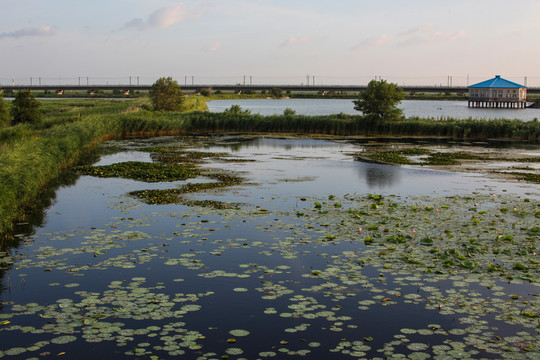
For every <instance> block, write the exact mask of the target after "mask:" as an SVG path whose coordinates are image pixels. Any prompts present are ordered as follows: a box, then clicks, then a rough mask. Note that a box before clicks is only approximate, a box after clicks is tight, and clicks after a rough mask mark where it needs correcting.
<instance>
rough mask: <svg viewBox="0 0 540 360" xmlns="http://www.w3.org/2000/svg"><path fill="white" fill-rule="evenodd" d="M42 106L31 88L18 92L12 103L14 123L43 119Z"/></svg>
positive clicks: (32, 122) (33, 122)
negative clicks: (40, 109)
mask: <svg viewBox="0 0 540 360" xmlns="http://www.w3.org/2000/svg"><path fill="white" fill-rule="evenodd" d="M40 106H41V104H40V103H39V101H37V100H36V97H35V96H34V94H32V92H31V91H30V90H21V91H19V92H17V94H15V99H14V100H13V102H12V103H11V117H12V119H11V122H12V124H13V125H16V124H21V123H30V124H35V123H38V122H39V121H40V120H41V113H40V111H39V108H40Z"/></svg>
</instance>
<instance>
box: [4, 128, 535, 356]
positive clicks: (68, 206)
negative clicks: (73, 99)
mask: <svg viewBox="0 0 540 360" xmlns="http://www.w3.org/2000/svg"><path fill="white" fill-rule="evenodd" d="M499 145H500V144H499ZM407 148H420V149H424V150H425V152H424V153H422V154H419V153H418V154H407V151H404V152H403V153H404V154H401V155H400V156H405V159H407V161H408V163H402V165H395V162H392V164H389V163H388V162H389V161H383V162H385V163H381V161H379V160H380V159H375V160H377V162H367V161H364V160H365V158H369V157H370V156H371V157H372V158H371V160H374V159H373V157H375V158H376V157H377V156H376V154H384V153H385V152H387V151H396V150H399V149H407ZM99 152H100V153H99V154H98V155H99V156H97V158H96V159H95V161H93V162H92V163H91V164H88V165H87V166H82V167H75V168H74V169H73V171H72V175H73V178H72V179H73V180H71V181H70V183H68V184H66V185H64V186H60V187H59V188H58V189H57V191H56V194H55V198H54V199H53V203H52V205H51V206H50V207H48V208H47V209H46V210H45V214H44V220H43V222H42V224H41V225H39V226H37V225H36V226H31V224H20V225H19V229H20V230H19V233H18V234H17V236H16V238H17V241H18V243H19V245H18V246H17V247H13V248H9V249H7V250H6V251H3V252H1V253H0V271H1V272H2V274H3V277H2V284H1V285H2V293H1V297H0V336H1V338H2V345H0V357H5V358H8V359H9V358H33V359H41V358H44V359H45V358H49V357H56V356H57V355H62V356H64V358H73V359H94V358H104V359H119V358H126V359H173V358H178V357H180V358H186V359H258V358H276V359H297V358H302V357H305V358H310V359H328V358H340V359H358V358H360V359H361V358H365V359H375V358H379V359H385V358H409V359H429V358H433V359H450V358H486V359H489V358H514V359H515V358H517V359H534V358H537V357H538V354H539V352H540V350H539V347H540V343H539V337H538V331H539V328H538V326H539V323H538V321H539V315H538V314H539V310H540V302H539V298H538V297H539V291H538V290H539V286H540V283H539V268H538V257H537V251H538V244H539V240H540V229H539V225H538V224H539V223H540V189H539V185H538V184H537V183H534V182H529V181H519V180H517V178H516V177H515V175H512V174H500V173H494V172H493V171H492V170H493V169H494V168H495V169H496V170H497V171H499V172H512V171H513V170H515V169H512V167H518V168H522V169H521V170H520V171H521V172H529V173H533V174H537V173H538V168H537V164H538V161H537V160H538V158H539V156H540V153H539V150H538V149H537V147H534V146H532V147H531V146H528V145H526V144H525V145H523V144H522V145H520V146H513V145H512V146H507V147H502V148H501V147H500V146H497V147H491V146H490V144H488V143H483V144H476V143H468V142H458V143H449V142H440V141H433V142H413V141H412V140H411V141H397V140H392V141H388V140H386V141H382V140H376V139H371V140H362V141H360V140H357V141H353V140H350V139H348V140H328V139H327V140H325V139H302V138H265V137H256V136H251V137H235V136H226V135H221V136H199V137H160V138H150V139H131V140H122V141H111V142H107V143H104V144H103V145H101V146H100V148H99ZM458 152H460V153H461V152H463V153H468V154H477V156H476V157H474V156H469V157H467V158H466V159H462V158H463V157H464V156H461V157H458V158H459V159H457V160H456V159H454V160H455V161H458V160H459V161H460V163H459V165H458V164H456V163H453V164H448V163H445V164H442V165H441V164H434V163H429V162H428V163H426V164H420V163H421V162H425V159H426V157H427V156H429V155H433V154H437V153H458ZM478 154H481V155H482V157H480V155H478ZM394 155H395V154H393V155H392V158H395V156H394ZM435 157H437V156H435ZM439 157H440V156H439ZM385 159H387V158H385ZM489 159H491V160H492V161H491V162H490V161H489ZM516 159H518V160H519V159H529V160H527V161H516ZM535 159H536V160H535ZM463 161H464V163H463ZM390 162H391V161H390ZM490 163H491V164H492V166H491V167H490V165H489V164H490ZM145 164H146V165H145ZM504 164H506V165H504ZM164 166H171V168H168V170H171V171H170V172H169V171H167V175H169V176H168V177H167V178H164V177H162V175H163V174H164V172H163V171H157V174H160V176H156V172H155V170H156V169H158V168H159V169H162V168H163V167H164ZM441 166H442V167H441ZM452 166H453V167H452ZM503 166H504V167H503ZM523 168H525V169H523ZM159 169H158V170H159ZM172 170H175V171H172ZM149 194H151V195H149ZM156 194H157V195H156ZM151 196H154V197H151ZM152 199H153V200H152ZM156 199H157V200H156Z"/></svg>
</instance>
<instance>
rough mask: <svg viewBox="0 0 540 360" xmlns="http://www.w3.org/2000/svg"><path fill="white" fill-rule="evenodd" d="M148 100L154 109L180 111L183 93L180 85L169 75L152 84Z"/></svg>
mask: <svg viewBox="0 0 540 360" xmlns="http://www.w3.org/2000/svg"><path fill="white" fill-rule="evenodd" d="M150 100H151V101H152V105H153V106H154V109H155V110H158V111H180V110H181V108H182V104H183V103H184V94H183V93H182V90H181V89H180V85H178V83H177V82H176V81H174V80H173V79H172V78H171V77H170V76H169V77H168V78H164V77H162V78H159V79H158V80H157V81H156V82H155V83H154V84H152V88H151V89H150Z"/></svg>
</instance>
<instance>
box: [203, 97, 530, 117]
mask: <svg viewBox="0 0 540 360" xmlns="http://www.w3.org/2000/svg"><path fill="white" fill-rule="evenodd" d="M207 104H208V108H209V110H210V111H213V112H222V111H223V110H225V109H227V108H230V107H231V105H240V106H241V107H242V109H248V110H251V112H252V113H259V114H261V115H273V114H283V111H284V110H285V109H286V108H291V109H293V110H295V111H296V113H297V114H298V115H331V114H339V113H345V114H356V115H358V114H359V112H358V111H356V110H354V105H353V102H352V100H342V99H256V100H213V101H210V102H208V103H207ZM399 107H400V108H402V109H403V112H404V114H405V116H407V117H413V116H418V117H425V118H435V119H440V118H446V117H452V118H457V119H468V118H473V119H501V118H505V119H521V120H527V121H529V120H533V119H534V118H539V117H540V109H512V110H510V109H472V108H469V107H467V101H434V100H421V101H420V100H404V101H402V102H401V104H400V105H399Z"/></svg>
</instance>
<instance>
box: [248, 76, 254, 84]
mask: <svg viewBox="0 0 540 360" xmlns="http://www.w3.org/2000/svg"><path fill="white" fill-rule="evenodd" d="M251 85H253V75H249V86H251Z"/></svg>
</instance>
